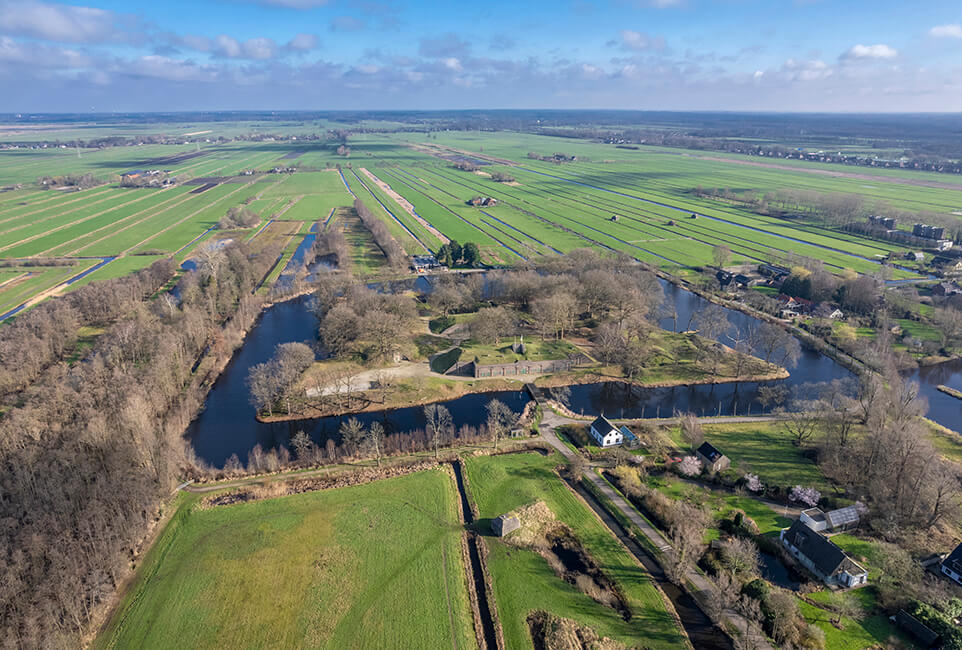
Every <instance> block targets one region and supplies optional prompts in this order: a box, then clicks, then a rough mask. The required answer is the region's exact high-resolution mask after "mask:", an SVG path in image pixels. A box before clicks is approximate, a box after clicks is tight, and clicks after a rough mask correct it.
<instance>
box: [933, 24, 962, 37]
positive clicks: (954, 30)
mask: <svg viewBox="0 0 962 650" xmlns="http://www.w3.org/2000/svg"><path fill="white" fill-rule="evenodd" d="M929 36H934V37H936V38H959V39H962V25H960V24H958V23H956V24H953V25H937V26H935V27H933V28H932V29H930V30H929Z"/></svg>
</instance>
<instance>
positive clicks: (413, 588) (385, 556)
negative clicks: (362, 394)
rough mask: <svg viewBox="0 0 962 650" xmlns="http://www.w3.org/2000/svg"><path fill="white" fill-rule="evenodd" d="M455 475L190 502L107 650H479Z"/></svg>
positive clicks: (127, 602)
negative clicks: (400, 649)
mask: <svg viewBox="0 0 962 650" xmlns="http://www.w3.org/2000/svg"><path fill="white" fill-rule="evenodd" d="M460 540H461V526H460V523H459V520H458V510H457V502H456V490H455V485H454V481H453V478H452V477H451V476H450V475H449V474H447V473H445V472H443V471H441V470H427V471H422V472H419V473H416V474H410V475H408V476H403V477H400V478H393V479H386V480H382V481H377V482H374V483H369V484H366V485H360V486H354V487H346V488H338V489H332V490H325V491H318V492H307V493H304V494H299V495H295V496H287V497H281V498H274V499H268V500H261V501H252V502H248V503H238V504H234V505H222V506H208V505H203V504H201V503H200V499H199V498H198V497H197V496H194V495H191V496H187V497H184V498H183V500H182V501H181V502H180V504H179V510H178V511H177V513H176V514H175V515H174V516H173V519H172V521H171V523H170V524H169V525H168V526H167V528H166V529H165V530H164V532H163V533H162V535H161V537H160V539H159V540H158V541H157V542H156V543H155V544H154V546H153V548H152V549H151V551H150V553H149V554H148V555H147V557H146V559H145V562H144V563H143V565H142V566H141V568H140V572H139V575H138V579H137V582H136V584H134V585H133V586H132V588H131V589H130V591H129V592H128V593H127V595H126V598H125V599H124V601H123V603H122V606H121V608H120V609H119V611H118V612H117V613H116V615H115V616H114V618H113V620H112V621H111V622H110V624H109V626H108V627H107V628H106V629H105V631H104V632H103V634H102V635H101V636H100V637H99V638H98V639H97V641H96V642H95V644H94V647H97V648H130V647H141V648H146V647H152V648H158V647H179V648H210V647H233V648H258V647H300V648H345V647H357V648H378V647H380V648H384V647H433V648H442V647H444V648H469V647H473V646H474V644H475V637H474V630H473V627H472V622H471V621H472V616H471V609H470V604H469V600H468V593H467V582H466V580H467V578H466V574H465V569H464V566H463V564H462V561H461V557H462V556H461V548H460Z"/></svg>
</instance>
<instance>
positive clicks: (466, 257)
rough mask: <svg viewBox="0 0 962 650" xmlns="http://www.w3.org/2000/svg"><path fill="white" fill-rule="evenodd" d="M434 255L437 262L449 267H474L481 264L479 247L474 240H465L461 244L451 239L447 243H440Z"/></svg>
mask: <svg viewBox="0 0 962 650" xmlns="http://www.w3.org/2000/svg"><path fill="white" fill-rule="evenodd" d="M436 257H437V259H438V262H440V263H441V264H443V265H444V266H447V267H450V268H454V267H456V266H466V267H469V268H475V267H477V266H480V265H481V249H480V248H478V245H477V244H475V243H474V242H466V243H465V244H464V246H462V245H461V244H459V243H458V242H457V241H455V240H453V239H452V240H451V241H450V242H448V243H447V244H441V247H440V248H439V249H438V251H437V254H436Z"/></svg>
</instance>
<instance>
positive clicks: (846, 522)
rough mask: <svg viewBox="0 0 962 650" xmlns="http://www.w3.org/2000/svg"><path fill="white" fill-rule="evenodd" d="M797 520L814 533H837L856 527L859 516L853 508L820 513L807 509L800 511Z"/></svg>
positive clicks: (820, 511) (848, 507)
mask: <svg viewBox="0 0 962 650" xmlns="http://www.w3.org/2000/svg"><path fill="white" fill-rule="evenodd" d="M799 519H800V520H801V521H802V522H803V523H804V524H805V525H807V526H808V527H809V528H811V529H812V530H814V531H816V532H819V533H821V532H823V531H824V532H832V533H837V532H839V531H842V530H849V529H851V528H855V527H856V526H858V521H859V515H858V509H857V508H856V507H855V506H845V507H844V508H838V509H836V510H830V511H828V512H822V510H821V509H820V508H809V509H808V510H802V514H801V516H800V517H799Z"/></svg>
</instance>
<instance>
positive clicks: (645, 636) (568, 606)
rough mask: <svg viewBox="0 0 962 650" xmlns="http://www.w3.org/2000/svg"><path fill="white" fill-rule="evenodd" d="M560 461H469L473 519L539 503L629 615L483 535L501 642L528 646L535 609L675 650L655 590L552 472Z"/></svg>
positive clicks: (674, 636) (536, 558)
mask: <svg viewBox="0 0 962 650" xmlns="http://www.w3.org/2000/svg"><path fill="white" fill-rule="evenodd" d="M560 462H561V457H560V456H558V455H557V454H554V455H552V456H548V457H544V456H541V455H538V454H534V453H521V454H512V455H507V456H480V457H472V458H469V459H468V460H467V462H466V468H467V477H468V483H469V485H470V490H471V493H472V495H473V497H474V499H475V502H476V503H477V506H478V510H479V512H480V516H481V518H482V520H483V519H487V518H492V517H496V516H497V515H500V514H502V513H504V512H508V511H510V510H513V509H515V508H518V507H520V506H524V505H527V504H528V503H531V502H533V501H537V500H542V501H544V502H545V503H546V504H547V505H548V507H549V508H550V509H551V510H552V512H553V513H554V514H555V516H556V517H557V518H558V519H559V520H561V521H562V522H564V523H565V524H567V525H568V526H569V527H570V528H571V530H572V531H573V532H574V533H575V535H576V536H577V537H578V539H579V540H580V541H581V543H582V545H583V546H584V548H585V550H586V551H587V552H588V553H589V554H590V555H591V557H592V558H594V560H595V561H596V562H597V563H598V564H599V565H600V566H601V567H602V569H603V570H604V571H605V572H606V573H607V574H608V575H609V576H610V577H612V578H613V579H614V580H616V581H617V582H618V584H619V585H620V586H621V588H622V589H623V590H624V593H625V595H626V596H627V598H628V602H629V604H630V608H631V613H632V617H631V620H630V621H625V620H624V619H623V618H622V617H621V616H620V615H619V614H618V613H617V612H616V611H615V610H614V609H611V608H608V607H605V606H603V605H600V604H598V603H597V602H595V601H594V600H592V599H591V598H589V597H588V596H586V595H585V594H583V593H582V592H580V591H578V590H577V589H576V588H575V587H573V586H572V585H570V584H569V583H567V582H565V581H563V580H561V579H560V578H559V577H558V576H557V575H556V574H555V573H554V571H553V570H552V569H551V568H550V567H549V566H548V563H547V562H546V561H545V560H544V559H543V558H542V557H541V556H540V555H538V554H537V553H535V552H534V551H529V550H524V549H518V548H516V547H512V546H508V545H506V544H504V543H502V542H501V541H499V540H497V539H495V538H488V547H489V549H490V554H489V556H488V567H489V569H490V571H491V576H492V579H493V581H494V595H495V600H496V601H497V607H498V614H499V616H500V618H501V624H502V627H503V629H504V637H505V643H506V645H507V647H509V648H530V647H532V642H531V637H530V634H529V632H528V627H527V623H526V621H525V619H526V617H527V616H528V614H529V613H531V612H533V611H536V610H544V611H547V612H550V613H552V614H555V615H557V616H562V617H565V618H570V619H574V620H575V621H577V622H578V623H581V624H582V625H588V626H589V627H591V628H593V629H594V630H596V631H597V632H598V633H599V634H600V635H601V636H609V637H611V638H613V639H616V640H618V641H621V642H623V643H626V644H627V645H629V646H633V647H635V646H637V647H646V648H677V647H681V646H682V645H683V643H684V641H683V637H682V633H681V632H680V631H679V630H678V628H677V627H676V625H675V623H674V621H673V619H672V618H671V616H670V615H669V614H668V612H667V611H666V609H665V603H664V601H663V600H662V596H661V594H660V593H659V591H658V589H657V587H656V586H655V585H654V584H653V583H652V582H651V580H650V578H649V577H648V575H647V574H646V573H645V571H644V569H642V568H641V566H640V565H639V564H638V563H637V561H636V560H635V559H634V558H633V557H632V556H631V554H630V553H628V551H627V550H626V549H625V548H624V547H623V546H622V545H621V543H620V542H618V540H617V539H615V538H614V537H613V536H612V534H611V533H610V532H609V531H608V530H607V529H606V528H605V527H604V525H602V524H601V522H600V521H599V520H598V519H597V518H596V516H595V514H594V513H593V512H591V510H590V509H589V508H588V506H587V505H585V504H584V503H583V502H582V501H580V500H578V499H577V498H576V497H575V496H574V495H573V494H572V493H571V492H570V491H569V490H568V489H567V488H566V487H565V486H564V484H563V483H562V481H561V479H560V478H559V477H558V476H557V475H556V474H555V473H554V471H553V468H554V467H555V466H556V465H558V464H559V463H560Z"/></svg>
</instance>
